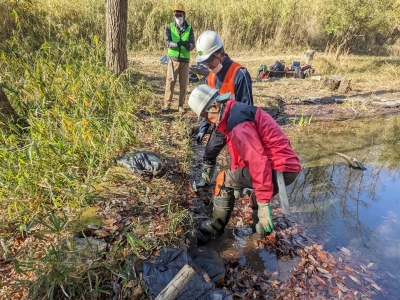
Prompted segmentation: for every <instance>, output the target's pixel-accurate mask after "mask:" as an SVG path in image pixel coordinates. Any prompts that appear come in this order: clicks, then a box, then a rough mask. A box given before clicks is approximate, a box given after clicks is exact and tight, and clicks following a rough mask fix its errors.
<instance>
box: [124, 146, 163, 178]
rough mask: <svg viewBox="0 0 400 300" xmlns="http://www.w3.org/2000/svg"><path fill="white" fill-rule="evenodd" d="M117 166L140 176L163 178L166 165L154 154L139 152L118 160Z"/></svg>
mask: <svg viewBox="0 0 400 300" xmlns="http://www.w3.org/2000/svg"><path fill="white" fill-rule="evenodd" d="M117 164H118V165H120V166H122V167H125V168H127V169H128V170H129V171H131V172H132V173H134V174H136V175H140V176H158V177H159V176H162V175H164V174H165V171H166V170H165V165H164V163H163V162H162V161H161V160H160V159H159V158H158V157H157V155H155V154H154V153H152V152H147V151H139V152H134V153H131V154H127V155H125V156H122V157H118V158H117Z"/></svg>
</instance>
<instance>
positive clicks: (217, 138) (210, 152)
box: [203, 128, 226, 165]
mask: <svg viewBox="0 0 400 300" xmlns="http://www.w3.org/2000/svg"><path fill="white" fill-rule="evenodd" d="M225 145H226V140H225V136H224V134H223V133H221V132H219V131H218V130H215V128H214V129H213V131H212V132H211V134H210V138H209V139H208V142H207V145H206V148H205V149H204V156H203V162H204V164H207V165H215V164H216V163H217V157H218V155H219V153H220V152H221V150H222V148H224V146H225Z"/></svg>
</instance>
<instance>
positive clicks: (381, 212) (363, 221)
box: [289, 117, 400, 279]
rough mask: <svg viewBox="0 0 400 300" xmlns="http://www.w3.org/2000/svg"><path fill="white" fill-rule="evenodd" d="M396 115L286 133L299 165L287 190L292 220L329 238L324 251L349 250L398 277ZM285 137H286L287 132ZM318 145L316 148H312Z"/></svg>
mask: <svg viewBox="0 0 400 300" xmlns="http://www.w3.org/2000/svg"><path fill="white" fill-rule="evenodd" d="M399 120H400V119H399V117H391V118H379V119H375V120H373V122H371V121H370V120H369V121H364V122H353V123H346V124H336V126H335V127H333V126H332V124H330V126H329V128H326V127H325V128H317V129H314V130H310V131H308V132H307V137H306V138H305V137H304V136H303V135H302V136H300V135H299V133H298V132H293V133H291V134H292V136H291V141H292V146H293V147H294V149H295V150H296V152H297V153H298V154H299V156H300V157H301V159H302V161H303V167H304V168H303V170H302V173H301V176H300V177H299V179H298V180H297V181H296V183H295V184H294V185H292V186H291V187H290V195H291V203H292V208H293V209H294V210H295V211H297V214H296V217H297V221H298V222H301V223H307V224H309V228H310V229H314V230H315V231H316V232H320V233H325V234H326V235H327V236H328V237H327V239H326V243H325V245H324V247H325V249H327V250H330V251H335V249H336V248H337V247H343V246H344V247H347V248H352V249H354V251H355V252H356V253H359V255H362V256H364V257H366V258H368V259H369V260H370V261H371V262H374V263H375V264H376V265H377V266H379V269H380V270H381V271H389V272H390V274H395V276H397V278H398V279H400V205H399V202H400V152H399V146H400V131H399V130H398V129H399V126H398V125H399ZM289 135H290V133H289ZM313 142H317V144H319V145H317V144H313ZM333 151H340V152H342V153H345V154H347V155H349V156H352V157H356V158H357V159H358V160H360V161H362V162H363V164H364V165H365V166H366V168H367V170H366V171H361V170H356V169H351V168H349V167H348V166H347V165H346V163H345V162H344V161H343V160H342V159H341V158H340V157H339V156H337V155H335V154H334V153H333Z"/></svg>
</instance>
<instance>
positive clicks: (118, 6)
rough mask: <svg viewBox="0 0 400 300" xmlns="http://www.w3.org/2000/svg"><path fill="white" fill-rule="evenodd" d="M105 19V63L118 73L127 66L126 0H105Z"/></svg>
mask: <svg viewBox="0 0 400 300" xmlns="http://www.w3.org/2000/svg"><path fill="white" fill-rule="evenodd" d="M106 19H107V20H106V31H107V37H106V44H107V46H106V47H107V53H106V65H107V67H108V68H109V69H111V70H113V71H114V72H115V73H117V75H120V74H121V73H122V72H123V71H124V70H126V68H127V67H128V54H127V51H126V32H127V24H128V0H106Z"/></svg>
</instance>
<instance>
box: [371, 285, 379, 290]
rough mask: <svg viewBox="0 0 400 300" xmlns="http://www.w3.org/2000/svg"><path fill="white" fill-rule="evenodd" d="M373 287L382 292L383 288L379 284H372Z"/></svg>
mask: <svg viewBox="0 0 400 300" xmlns="http://www.w3.org/2000/svg"><path fill="white" fill-rule="evenodd" d="M371 286H372V287H373V288H374V289H376V290H377V291H378V292H380V291H381V288H380V287H379V286H378V285H377V284H371Z"/></svg>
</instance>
